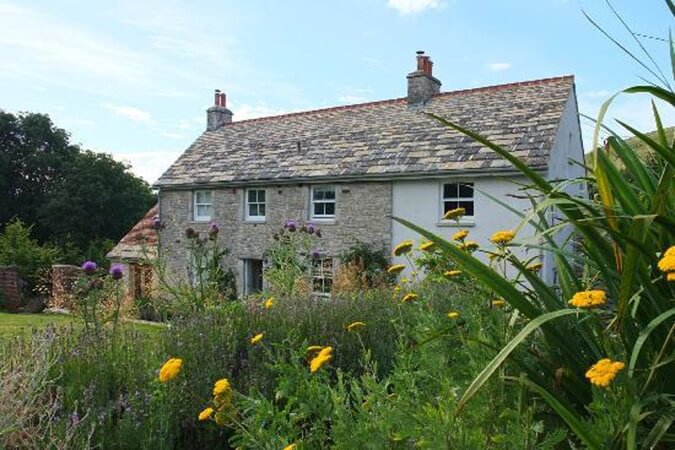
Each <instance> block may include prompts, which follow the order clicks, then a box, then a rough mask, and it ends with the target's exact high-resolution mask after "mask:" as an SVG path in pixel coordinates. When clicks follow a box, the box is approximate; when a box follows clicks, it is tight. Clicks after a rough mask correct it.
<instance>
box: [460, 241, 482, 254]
mask: <svg viewBox="0 0 675 450" xmlns="http://www.w3.org/2000/svg"><path fill="white" fill-rule="evenodd" d="M478 247H480V245H479V244H478V242H476V241H466V242H463V243H461V244H459V248H460V249H462V250H465V251H467V252H472V251H474V250H478Z"/></svg>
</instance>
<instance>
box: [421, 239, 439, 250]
mask: <svg viewBox="0 0 675 450" xmlns="http://www.w3.org/2000/svg"><path fill="white" fill-rule="evenodd" d="M435 245H436V244H434V241H427V242H423V243H422V244H421V245H420V250H422V251H423V252H429V251H431V250H433V248H434V246H435Z"/></svg>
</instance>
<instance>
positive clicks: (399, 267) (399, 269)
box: [387, 264, 405, 273]
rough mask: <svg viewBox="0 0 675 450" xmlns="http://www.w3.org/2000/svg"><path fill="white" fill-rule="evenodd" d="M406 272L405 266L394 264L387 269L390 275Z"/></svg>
mask: <svg viewBox="0 0 675 450" xmlns="http://www.w3.org/2000/svg"><path fill="white" fill-rule="evenodd" d="M404 270H405V264H394V265H393V266H390V267H389V268H388V269H387V272H389V273H401V272H403V271H404Z"/></svg>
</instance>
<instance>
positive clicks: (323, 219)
mask: <svg viewBox="0 0 675 450" xmlns="http://www.w3.org/2000/svg"><path fill="white" fill-rule="evenodd" d="M309 221H310V222H312V223H322V224H328V225H334V224H336V223H337V220H336V219H335V217H332V218H331V217H312V218H311V219H309Z"/></svg>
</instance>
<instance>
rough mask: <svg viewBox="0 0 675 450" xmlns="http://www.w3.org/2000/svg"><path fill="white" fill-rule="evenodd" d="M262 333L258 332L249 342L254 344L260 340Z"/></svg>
mask: <svg viewBox="0 0 675 450" xmlns="http://www.w3.org/2000/svg"><path fill="white" fill-rule="evenodd" d="M263 335H264V333H258V334H256V335H255V336H253V337H252V338H251V344H253V345H255V344H257V343H258V342H260V341H262V338H263Z"/></svg>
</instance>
